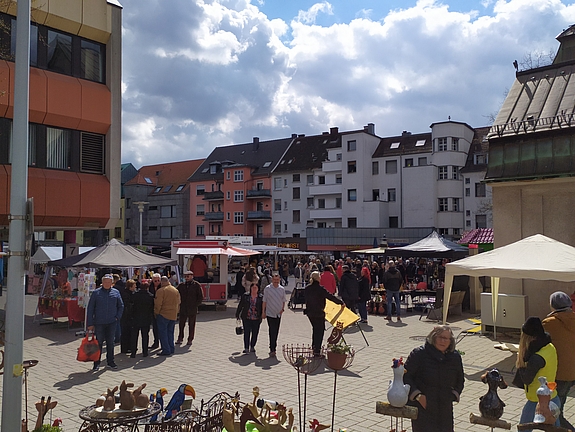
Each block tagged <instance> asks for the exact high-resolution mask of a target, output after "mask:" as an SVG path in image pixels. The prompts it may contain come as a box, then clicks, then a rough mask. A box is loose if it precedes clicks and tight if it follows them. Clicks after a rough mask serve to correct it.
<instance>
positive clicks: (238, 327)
mask: <svg viewBox="0 0 575 432" xmlns="http://www.w3.org/2000/svg"><path fill="white" fill-rule="evenodd" d="M236 334H237V335H241V334H244V327H243V326H242V322H241V321H240V320H236Z"/></svg>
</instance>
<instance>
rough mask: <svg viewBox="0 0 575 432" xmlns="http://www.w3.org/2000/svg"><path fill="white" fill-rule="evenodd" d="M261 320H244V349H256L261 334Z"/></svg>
mask: <svg viewBox="0 0 575 432" xmlns="http://www.w3.org/2000/svg"><path fill="white" fill-rule="evenodd" d="M261 323H262V322H261V321H260V320H251V319H245V320H242V325H243V326H244V349H246V350H248V349H250V348H251V349H252V350H253V349H255V347H256V343H257V342H258V335H259V334H260V324H261Z"/></svg>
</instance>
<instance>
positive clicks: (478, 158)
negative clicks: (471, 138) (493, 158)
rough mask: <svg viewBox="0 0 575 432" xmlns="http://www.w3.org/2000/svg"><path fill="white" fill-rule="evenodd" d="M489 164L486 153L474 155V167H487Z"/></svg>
mask: <svg viewBox="0 0 575 432" xmlns="http://www.w3.org/2000/svg"><path fill="white" fill-rule="evenodd" d="M486 163H487V155H486V154H485V153H477V154H475V155H473V164H474V165H485V164H486Z"/></svg>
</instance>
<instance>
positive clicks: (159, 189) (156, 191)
mask: <svg viewBox="0 0 575 432" xmlns="http://www.w3.org/2000/svg"><path fill="white" fill-rule="evenodd" d="M161 190H162V186H158V187H157V188H156V189H155V190H154V193H158V192H160V191H161Z"/></svg>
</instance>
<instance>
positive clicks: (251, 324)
mask: <svg viewBox="0 0 575 432" xmlns="http://www.w3.org/2000/svg"><path fill="white" fill-rule="evenodd" d="M262 306H263V296H262V295H261V294H258V284H257V283H256V282H252V284H251V286H250V291H249V292H247V293H244V294H243V295H242V296H241V298H240V303H239V304H238V308H237V309H236V319H240V318H241V319H242V325H243V326H244V351H243V352H244V354H247V353H249V352H256V343H257V341H258V335H259V333H260V325H261V323H262Z"/></svg>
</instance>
